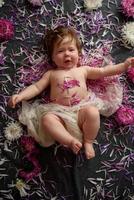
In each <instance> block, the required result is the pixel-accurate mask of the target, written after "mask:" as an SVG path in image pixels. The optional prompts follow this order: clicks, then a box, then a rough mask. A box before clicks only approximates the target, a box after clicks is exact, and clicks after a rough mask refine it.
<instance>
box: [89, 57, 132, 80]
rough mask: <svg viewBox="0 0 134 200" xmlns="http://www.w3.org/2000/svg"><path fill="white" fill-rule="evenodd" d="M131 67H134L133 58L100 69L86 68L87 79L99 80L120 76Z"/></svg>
mask: <svg viewBox="0 0 134 200" xmlns="http://www.w3.org/2000/svg"><path fill="white" fill-rule="evenodd" d="M131 66H132V67H133V66H134V57H131V58H128V59H126V60H125V61H124V62H123V63H119V64H116V65H107V66H105V67H102V68H93V67H87V78H89V79H99V78H103V77H106V76H113V75H117V74H121V73H123V72H125V71H127V69H128V68H129V67H131Z"/></svg>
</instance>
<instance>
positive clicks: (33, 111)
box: [19, 84, 123, 147]
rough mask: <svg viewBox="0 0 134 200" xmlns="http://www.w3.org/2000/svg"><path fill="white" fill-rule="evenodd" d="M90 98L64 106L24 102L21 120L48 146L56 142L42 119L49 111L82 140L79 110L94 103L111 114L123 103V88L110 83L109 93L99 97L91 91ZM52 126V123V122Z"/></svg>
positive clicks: (107, 114) (39, 141) (30, 132)
mask: <svg viewBox="0 0 134 200" xmlns="http://www.w3.org/2000/svg"><path fill="white" fill-rule="evenodd" d="M89 93H90V96H89V97H88V100H82V101H81V102H80V103H79V104H77V105H74V106H62V105H58V104H54V103H49V104H41V103H39V102H38V101H35V102H34V103H32V104H30V103H28V102H22V109H21V111H20V112H19V121H20V122H21V123H22V124H24V125H26V126H27V128H28V133H29V134H30V135H31V136H32V137H34V139H35V140H36V141H37V142H38V143H40V144H41V145H42V146H45V147H48V146H50V145H52V144H54V143H55V141H54V139H53V138H52V137H51V135H50V134H49V133H47V132H44V130H43V127H42V124H41V119H42V117H43V116H44V115H46V114H47V113H53V114H55V115H57V116H59V117H60V118H61V119H62V120H63V121H64V123H65V125H66V128H67V130H68V131H69V133H70V134H71V135H72V136H74V137H75V138H77V139H78V140H79V141H81V142H82V132H81V130H80V128H79V126H78V123H77V121H78V120H77V119H78V111H79V110H80V109H81V108H82V107H84V106H86V105H89V106H90V105H92V106H95V107H97V108H98V110H99V112H100V114H101V115H104V116H107V117H108V116H110V115H112V114H113V113H114V112H116V110H117V109H118V108H119V107H120V105H121V103H122V96H123V89H122V87H121V86H120V85H119V84H114V85H109V86H108V88H107V95H106V96H103V98H100V97H97V96H96V95H95V93H93V92H91V91H90V92H89ZM50 126H51V124H50Z"/></svg>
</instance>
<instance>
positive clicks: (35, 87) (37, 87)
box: [8, 71, 51, 108]
mask: <svg viewBox="0 0 134 200" xmlns="http://www.w3.org/2000/svg"><path fill="white" fill-rule="evenodd" d="M50 73H51V71H48V72H46V73H45V74H44V75H43V77H42V78H41V79H40V80H39V81H37V82H35V83H34V84H32V85H30V86H28V87H27V88H25V89H24V90H22V91H21V92H20V93H19V94H15V95H13V96H11V97H10V99H9V102H8V104H9V106H11V107H12V108H14V107H15V105H16V104H17V103H19V102H21V101H23V100H29V99H32V98H33V97H35V96H37V95H38V94H40V93H41V92H42V91H43V90H44V89H45V88H46V87H47V86H48V85H49V83H50Z"/></svg>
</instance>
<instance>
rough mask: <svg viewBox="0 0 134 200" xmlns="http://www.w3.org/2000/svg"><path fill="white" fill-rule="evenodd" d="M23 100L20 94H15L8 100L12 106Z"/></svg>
mask: <svg viewBox="0 0 134 200" xmlns="http://www.w3.org/2000/svg"><path fill="white" fill-rule="evenodd" d="M20 101H21V99H20V96H19V94H14V95H13V96H11V97H10V99H9V101H8V105H9V106H10V107H11V108H15V106H16V104H17V103H19V102H20Z"/></svg>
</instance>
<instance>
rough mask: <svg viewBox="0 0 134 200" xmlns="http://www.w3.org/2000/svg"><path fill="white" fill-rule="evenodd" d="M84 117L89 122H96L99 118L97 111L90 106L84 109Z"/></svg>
mask: <svg viewBox="0 0 134 200" xmlns="http://www.w3.org/2000/svg"><path fill="white" fill-rule="evenodd" d="M86 115H87V117H88V118H89V120H90V121H94V120H95V121H96V120H97V119H99V118H100V113H99V110H98V109H97V108H96V107H94V106H90V107H88V108H87V109H86Z"/></svg>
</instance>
